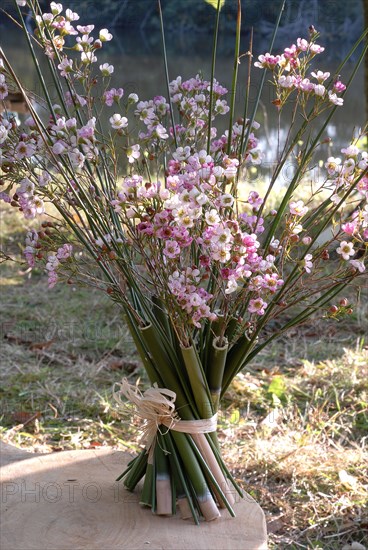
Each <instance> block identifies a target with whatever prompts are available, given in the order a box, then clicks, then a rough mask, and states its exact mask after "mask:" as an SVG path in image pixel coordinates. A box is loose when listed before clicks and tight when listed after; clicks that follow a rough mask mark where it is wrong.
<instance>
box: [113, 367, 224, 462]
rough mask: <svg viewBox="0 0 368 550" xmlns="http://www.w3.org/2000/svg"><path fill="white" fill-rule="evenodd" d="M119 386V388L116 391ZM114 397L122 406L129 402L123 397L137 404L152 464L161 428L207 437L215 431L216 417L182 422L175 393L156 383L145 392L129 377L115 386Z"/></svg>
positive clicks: (137, 411) (215, 415)
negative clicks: (176, 406) (134, 384)
mask: <svg viewBox="0 0 368 550" xmlns="http://www.w3.org/2000/svg"><path fill="white" fill-rule="evenodd" d="M115 387H118V389H115ZM115 387H114V392H113V396H114V399H115V400H116V401H117V402H118V403H119V405H120V406H122V407H125V406H126V403H125V402H124V401H123V399H122V397H124V398H125V399H127V400H128V401H130V402H131V403H133V404H134V405H135V409H136V414H137V416H139V418H142V419H143V420H144V423H143V426H142V431H143V436H142V439H143V441H144V443H145V445H146V449H147V452H148V454H149V457H148V461H149V462H150V463H152V461H153V451H154V448H155V444H156V434H157V431H158V430H159V429H160V426H165V427H166V428H167V429H168V430H174V431H176V432H184V433H188V434H204V433H210V432H214V431H216V427H217V414H214V415H213V416H212V417H211V418H204V419H201V420H182V419H181V418H180V417H179V415H178V413H177V412H176V410H175V399H176V393H175V392H173V391H172V390H168V389H166V388H159V387H158V386H157V384H154V385H153V387H152V388H149V389H148V390H146V391H145V392H144V393H142V392H141V391H139V389H138V388H137V386H133V385H132V384H129V382H128V380H127V379H126V378H123V380H122V381H121V383H118V384H115Z"/></svg>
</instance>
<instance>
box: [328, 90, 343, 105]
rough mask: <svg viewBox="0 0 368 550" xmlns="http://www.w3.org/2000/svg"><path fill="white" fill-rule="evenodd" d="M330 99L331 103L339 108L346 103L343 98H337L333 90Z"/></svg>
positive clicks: (329, 93)
mask: <svg viewBox="0 0 368 550" xmlns="http://www.w3.org/2000/svg"><path fill="white" fill-rule="evenodd" d="M328 99H329V100H330V101H331V103H333V104H334V105H337V106H338V107H340V106H341V105H343V103H344V100H343V98H342V97H337V95H336V94H334V93H333V92H331V90H330V91H329V92H328Z"/></svg>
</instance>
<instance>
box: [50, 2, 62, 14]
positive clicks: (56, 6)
mask: <svg viewBox="0 0 368 550" xmlns="http://www.w3.org/2000/svg"><path fill="white" fill-rule="evenodd" d="M50 10H51V13H52V15H59V13H61V12H62V11H63V5H62V4H57V3H56V2H51V4H50Z"/></svg>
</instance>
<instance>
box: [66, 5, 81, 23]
mask: <svg viewBox="0 0 368 550" xmlns="http://www.w3.org/2000/svg"><path fill="white" fill-rule="evenodd" d="M65 18H66V20H67V21H78V19H79V15H78V14H77V13H75V12H74V11H72V10H70V9H69V8H67V9H66V10H65Z"/></svg>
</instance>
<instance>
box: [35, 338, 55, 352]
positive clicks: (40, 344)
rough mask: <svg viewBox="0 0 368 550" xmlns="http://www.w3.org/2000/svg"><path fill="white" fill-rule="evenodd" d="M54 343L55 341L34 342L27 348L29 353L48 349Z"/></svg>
mask: <svg viewBox="0 0 368 550" xmlns="http://www.w3.org/2000/svg"><path fill="white" fill-rule="evenodd" d="M54 342H55V339H52V340H47V341H46V342H34V343H33V344H31V345H30V346H29V349H30V350H31V351H41V350H44V349H47V348H49V347H50V346H51V345H52V344H53V343H54Z"/></svg>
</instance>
